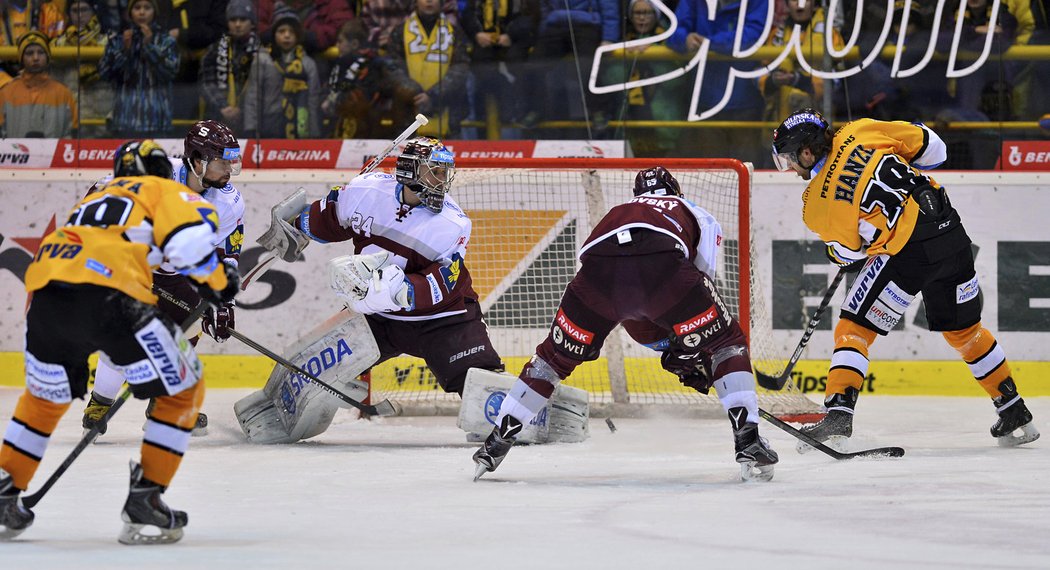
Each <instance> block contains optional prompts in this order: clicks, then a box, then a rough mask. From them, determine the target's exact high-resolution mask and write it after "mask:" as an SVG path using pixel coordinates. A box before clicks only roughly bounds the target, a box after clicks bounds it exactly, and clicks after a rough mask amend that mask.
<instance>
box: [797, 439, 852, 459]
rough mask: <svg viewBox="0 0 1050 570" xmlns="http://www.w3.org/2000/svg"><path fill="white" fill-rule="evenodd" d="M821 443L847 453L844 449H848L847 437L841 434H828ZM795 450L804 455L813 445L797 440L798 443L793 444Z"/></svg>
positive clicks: (811, 449)
mask: <svg viewBox="0 0 1050 570" xmlns="http://www.w3.org/2000/svg"><path fill="white" fill-rule="evenodd" d="M822 443H823V444H824V445H826V446H828V447H830V448H831V449H834V450H835V451H837V452H839V453H847V451H846V450H847V449H849V438H848V437H845V436H842V435H833V436H830V437H829V438H827V439H826V440H824V441H823V442H822ZM795 451H797V452H798V453H800V454H802V455H805V454H807V453H809V452H810V451H813V446H811V445H809V444H808V443H806V442H804V441H802V440H799V441H798V443H796V444H795Z"/></svg>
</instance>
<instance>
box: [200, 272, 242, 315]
mask: <svg viewBox="0 0 1050 570" xmlns="http://www.w3.org/2000/svg"><path fill="white" fill-rule="evenodd" d="M222 269H223V271H224V272H226V288H225V289H223V290H221V291H216V290H215V289H212V288H211V286H209V285H208V284H207V283H197V282H196V281H194V282H193V283H194V284H196V285H197V293H198V294H199V295H200V296H201V299H203V300H204V301H205V302H207V303H211V305H212V306H214V307H221V306H222V305H226V304H230V303H233V298H234V297H236V296H237V292H238V291H240V287H241V274H240V273H239V272H238V271H237V268H236V267H234V266H233V265H231V264H229V263H223V264H222Z"/></svg>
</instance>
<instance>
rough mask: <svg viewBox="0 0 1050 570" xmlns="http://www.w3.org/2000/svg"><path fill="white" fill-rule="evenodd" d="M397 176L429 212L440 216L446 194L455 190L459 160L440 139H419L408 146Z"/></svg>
mask: <svg viewBox="0 0 1050 570" xmlns="http://www.w3.org/2000/svg"><path fill="white" fill-rule="evenodd" d="M394 175H395V176H396V177H397V181H398V182H400V183H401V184H404V185H405V187H406V188H408V189H409V190H411V191H412V192H415V194H416V196H418V197H419V199H420V201H422V202H423V205H424V206H425V207H426V208H427V209H428V210H430V211H431V212H435V213H437V212H440V211H441V209H442V208H443V207H444V206H445V194H448V193H449V191H451V190H452V179H453V178H455V177H456V161H455V158H454V157H453V156H452V151H451V150H449V149H448V148H447V147H446V146H445V145H444V144H443V143H442V142H441V141H439V140H438V139H434V138H429V137H418V138H414V139H412V140H410V141H408V142H407V143H405V150H403V151H402V152H401V156H398V157H397V164H396V166H395V167H394Z"/></svg>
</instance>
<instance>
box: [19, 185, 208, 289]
mask: <svg viewBox="0 0 1050 570" xmlns="http://www.w3.org/2000/svg"><path fill="white" fill-rule="evenodd" d="M218 223H219V221H218V217H217V215H216V213H215V207H214V206H212V205H211V204H210V203H209V202H208V201H207V200H205V199H203V198H202V197H201V196H200V195H199V194H197V193H196V192H193V191H192V190H190V189H189V188H187V187H186V186H184V185H182V184H179V183H178V182H175V181H173V180H166V179H163V178H158V177H156V176H133V177H125V178H116V179H113V180H111V181H110V182H109V183H108V184H106V185H105V186H103V187H102V188H101V189H98V190H96V191H94V192H91V193H90V194H88V195H87V196H85V197H84V199H83V200H81V201H80V203H79V204H77V206H76V207H75V208H74V209H73V211H72V212H70V214H69V219H68V220H67V221H66V224H65V225H64V226H62V227H60V228H58V229H56V230H55V231H53V232H51V233H50V234H48V235H47V236H45V237H44V239H43V241H42V242H41V244H40V249H38V250H37V252H36V256H35V257H34V259H33V262H32V263H30V264H29V268H28V269H27V270H26V277H25V281H26V289H27V290H28V291H35V290H37V289H40V288H42V287H44V286H46V285H47V284H48V283H51V282H62V283H85V284H93V285H100V286H103V287H109V288H112V289H116V290H118V291H122V292H124V293H126V294H128V295H130V296H131V297H134V298H135V299H138V300H139V301H142V302H144V303H149V304H155V303H156V302H157V297H156V295H154V294H153V291H152V288H153V269H154V268H156V267H157V266H159V265H160V264H161V263H162V262H167V263H170V264H171V265H172V266H174V267H175V268H177V269H178V270H179V272H180V273H183V274H185V275H187V276H189V277H191V278H193V279H195V280H196V281H198V282H201V283H207V284H208V285H209V286H211V287H212V288H213V289H216V290H220V289H223V288H225V287H226V285H227V282H226V274H225V273H224V272H223V269H222V267H221V266H220V263H219V260H218V257H217V256H216V255H215V248H214V246H213V245H212V244H213V243H215V241H216V239H217V238H216V229H217V227H218Z"/></svg>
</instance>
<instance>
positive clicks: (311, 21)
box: [252, 0, 354, 54]
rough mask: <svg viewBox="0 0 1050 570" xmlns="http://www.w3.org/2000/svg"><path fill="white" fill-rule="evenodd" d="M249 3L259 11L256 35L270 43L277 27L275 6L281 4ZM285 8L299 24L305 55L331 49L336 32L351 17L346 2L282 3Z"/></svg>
mask: <svg viewBox="0 0 1050 570" xmlns="http://www.w3.org/2000/svg"><path fill="white" fill-rule="evenodd" d="M252 1H253V2H254V3H256V4H257V6H258V7H259V34H260V35H261V36H262V37H263V39H264V40H265V41H269V39H270V35H271V30H272V29H273V28H274V27H276V23H277V21H276V19H275V17H276V10H277V5H278V4H281V2H279V1H277V2H275V0H252ZM284 5H285V6H286V7H287V8H289V9H291V10H292V11H293V12H295V15H296V16H298V17H299V21H300V22H301V23H302V28H303V37H302V38H300V43H301V44H303V46H304V47H305V48H306V52H307V53H308V54H317V53H320V52H323V51H325V50H326V49H328V48H330V47H332V46H334V45H335V41H336V37H337V36H338V35H339V28H340V27H342V25H343V24H344V23H346V22H347V21H349V20H350V19H351V18H353V17H354V13H353V12H352V11H351V10H350V2H348V1H347V0H284ZM271 24H273V25H271Z"/></svg>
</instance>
